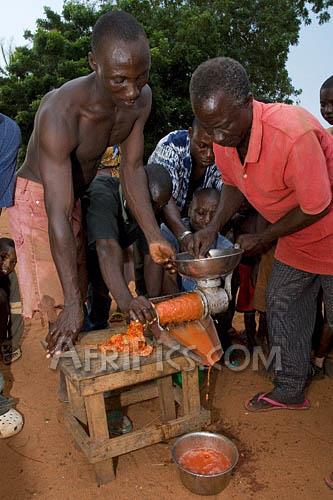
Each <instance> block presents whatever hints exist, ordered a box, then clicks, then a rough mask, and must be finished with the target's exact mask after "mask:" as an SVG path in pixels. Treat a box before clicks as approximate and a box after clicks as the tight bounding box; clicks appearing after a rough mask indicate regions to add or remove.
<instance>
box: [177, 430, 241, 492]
mask: <svg viewBox="0 0 333 500" xmlns="http://www.w3.org/2000/svg"><path fill="white" fill-rule="evenodd" d="M197 448H213V449H214V450H217V451H222V452H223V453H224V454H225V455H226V456H227V457H228V458H229V460H230V462H231V465H230V467H229V469H227V470H225V471H223V472H221V473H219V474H210V475H204V474H196V473H194V472H191V471H189V470H187V469H185V468H184V467H182V466H181V465H180V463H179V460H180V458H181V457H182V455H183V454H184V453H185V452H187V451H189V450H195V449H197ZM171 453H172V458H173V460H174V462H175V463H176V465H177V467H178V470H179V474H180V479H181V481H182V483H183V485H184V486H185V487H186V488H187V489H188V490H190V491H192V493H196V494H197V495H217V494H218V493H220V492H221V491H222V490H224V489H225V488H226V487H227V486H228V484H229V481H230V478H231V473H232V471H233V469H234V468H235V466H236V464H237V462H238V450H237V448H236V446H235V445H234V443H233V442H232V441H230V439H228V438H227V437H225V436H222V434H215V433H213V432H191V433H190V434H185V435H184V436H181V437H180V438H178V439H177V440H176V442H175V443H174V445H173V447H172V451H171Z"/></svg>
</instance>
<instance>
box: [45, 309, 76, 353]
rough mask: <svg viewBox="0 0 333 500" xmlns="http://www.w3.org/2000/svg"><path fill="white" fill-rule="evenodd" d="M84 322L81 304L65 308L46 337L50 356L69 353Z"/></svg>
mask: <svg viewBox="0 0 333 500" xmlns="http://www.w3.org/2000/svg"><path fill="white" fill-rule="evenodd" d="M83 320H84V314H83V308H82V304H81V302H77V303H75V304H71V305H69V306H65V307H64V309H63V310H62V311H61V313H60V314H59V316H58V318H57V320H56V322H55V323H54V324H53V325H52V327H51V328H50V331H49V333H48V335H47V337H46V342H47V353H48V355H50V356H54V355H59V354H61V353H62V352H64V351H68V350H69V349H70V348H71V347H72V345H73V344H74V343H75V341H76V339H77V337H78V335H79V332H80V331H81V328H82V325H83Z"/></svg>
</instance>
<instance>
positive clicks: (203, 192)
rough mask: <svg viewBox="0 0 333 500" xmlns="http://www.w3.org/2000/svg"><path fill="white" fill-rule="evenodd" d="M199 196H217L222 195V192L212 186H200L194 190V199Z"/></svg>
mask: <svg viewBox="0 0 333 500" xmlns="http://www.w3.org/2000/svg"><path fill="white" fill-rule="evenodd" d="M198 196H208V197H209V196H214V197H216V198H219V197H220V192H219V191H218V190H217V189H215V188H212V187H206V188H198V189H196V190H195V191H194V193H193V197H192V200H193V199H194V198H197V197H198Z"/></svg>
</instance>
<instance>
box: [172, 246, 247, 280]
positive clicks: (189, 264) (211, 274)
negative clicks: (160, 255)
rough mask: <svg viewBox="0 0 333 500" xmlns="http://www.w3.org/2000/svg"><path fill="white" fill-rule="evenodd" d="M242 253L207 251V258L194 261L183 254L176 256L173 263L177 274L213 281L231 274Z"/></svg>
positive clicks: (226, 250)
mask: <svg viewBox="0 0 333 500" xmlns="http://www.w3.org/2000/svg"><path fill="white" fill-rule="evenodd" d="M242 253H243V250H242V249H241V248H227V249H214V250H210V251H209V254H210V256H209V257H204V258H202V259H195V258H194V257H193V256H192V255H191V254H189V253H187V252H183V253H179V254H177V255H176V258H175V260H174V263H175V264H176V267H177V271H178V272H179V274H181V275H182V276H185V277H186V278H192V279H194V280H201V279H214V278H220V277H224V276H226V275H227V274H229V273H231V272H232V271H233V270H234V269H235V267H236V266H238V264H239V263H240V260H241V258H242Z"/></svg>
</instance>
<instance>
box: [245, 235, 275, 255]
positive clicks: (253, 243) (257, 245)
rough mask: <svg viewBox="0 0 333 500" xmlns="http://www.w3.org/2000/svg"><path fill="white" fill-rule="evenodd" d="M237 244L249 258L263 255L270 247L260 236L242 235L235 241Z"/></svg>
mask: <svg viewBox="0 0 333 500" xmlns="http://www.w3.org/2000/svg"><path fill="white" fill-rule="evenodd" d="M237 243H238V244H239V245H240V247H241V249H242V250H244V252H245V254H246V255H248V256H250V257H251V256H253V255H260V254H262V253H265V252H266V251H267V250H268V249H269V247H270V246H271V243H268V242H267V241H265V239H264V237H263V235H262V234H242V235H241V236H239V238H238V239H237Z"/></svg>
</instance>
